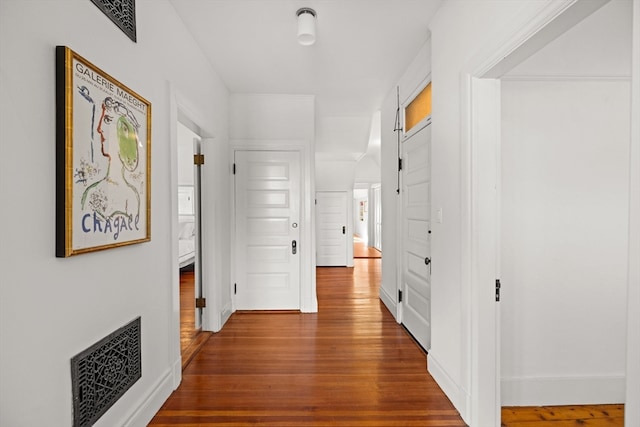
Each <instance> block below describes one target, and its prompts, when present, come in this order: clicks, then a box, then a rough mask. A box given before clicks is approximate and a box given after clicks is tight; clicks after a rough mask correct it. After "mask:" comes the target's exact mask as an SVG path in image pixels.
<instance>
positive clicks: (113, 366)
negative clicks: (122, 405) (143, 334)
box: [71, 317, 142, 427]
mask: <svg viewBox="0 0 640 427" xmlns="http://www.w3.org/2000/svg"><path fill="white" fill-rule="evenodd" d="M140 323H141V319H140V317H138V318H136V319H134V320H132V321H131V322H130V323H128V324H127V325H125V326H123V327H121V328H120V329H118V330H117V331H114V332H112V333H111V334H109V335H108V336H106V337H105V338H103V339H101V340H100V341H98V342H97V343H95V344H93V345H92V346H91V347H89V348H88V349H86V350H84V351H83V352H82V353H80V354H78V355H76V356H74V357H73V358H72V359H71V387H72V389H73V427H85V426H92V425H94V424H95V422H96V421H97V420H98V419H99V418H100V417H101V416H102V415H104V413H105V412H107V410H108V409H109V408H111V406H113V404H114V403H115V402H116V401H117V400H118V399H120V397H122V395H124V393H125V392H126V391H127V390H129V388H131V386H132V385H133V384H134V383H135V382H136V381H138V380H139V379H140V378H141V377H142V363H141V349H140V346H141V340H140Z"/></svg>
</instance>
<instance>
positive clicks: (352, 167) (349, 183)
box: [315, 155, 357, 191]
mask: <svg viewBox="0 0 640 427" xmlns="http://www.w3.org/2000/svg"><path fill="white" fill-rule="evenodd" d="M315 165H316V190H318V191H353V184H354V180H355V173H356V166H357V163H356V161H355V160H340V159H330V158H322V156H321V155H316V156H315Z"/></svg>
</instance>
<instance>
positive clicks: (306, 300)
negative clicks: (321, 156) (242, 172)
mask: <svg viewBox="0 0 640 427" xmlns="http://www.w3.org/2000/svg"><path fill="white" fill-rule="evenodd" d="M261 142H262V143H261ZM230 144H231V149H230V150H229V155H230V159H229V164H230V165H232V164H233V161H234V159H235V155H236V152H237V151H296V152H298V154H299V155H300V174H301V179H302V183H301V184H302V185H301V187H300V201H301V203H300V311H302V312H303V313H316V312H317V311H318V297H317V293H316V272H315V270H316V269H315V267H316V261H315V258H316V246H315V245H316V241H315V205H314V204H313V200H314V197H313V195H315V177H314V176H313V173H314V169H313V162H312V161H311V160H310V158H309V153H308V147H307V146H306V143H305V142H304V141H291V140H282V141H280V140H266V141H262V140H260V141H256V140H232V141H230ZM229 170H230V172H231V168H229ZM234 185H235V180H234V179H231V180H230V199H229V201H230V203H231V204H230V206H229V210H230V214H231V229H232V230H235V227H236V215H235V191H234ZM230 251H231V254H232V257H231V281H230V284H229V286H231V296H232V298H231V299H232V304H231V310H232V312H235V311H236V302H235V295H234V294H233V284H234V283H235V282H236V265H235V264H236V259H235V253H236V244H235V239H233V238H232V239H231V248H230Z"/></svg>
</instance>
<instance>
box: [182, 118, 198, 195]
mask: <svg viewBox="0 0 640 427" xmlns="http://www.w3.org/2000/svg"><path fill="white" fill-rule="evenodd" d="M177 130H178V159H177V161H178V185H193V177H194V165H193V154H194V151H193V139H194V138H195V137H198V135H196V134H195V133H194V132H193V131H192V130H191V129H189V128H188V127H186V126H185V125H183V124H182V123H180V122H178V127H177Z"/></svg>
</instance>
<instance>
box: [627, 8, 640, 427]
mask: <svg viewBox="0 0 640 427" xmlns="http://www.w3.org/2000/svg"><path fill="white" fill-rule="evenodd" d="M632 32H633V35H632V40H633V41H632V47H633V49H632V71H631V76H632V77H631V117H632V118H635V119H632V121H631V144H630V145H631V147H630V151H631V155H630V161H629V164H630V176H631V177H630V180H629V182H630V184H629V185H630V191H629V195H630V198H629V201H630V206H629V279H628V280H629V286H628V296H627V298H628V305H627V316H628V317H627V394H626V404H625V408H624V409H625V413H624V419H625V421H626V422H627V425H629V426H633V425H639V424H640V363H638V360H640V327H638V325H640V120H637V117H640V0H633V31H632Z"/></svg>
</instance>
